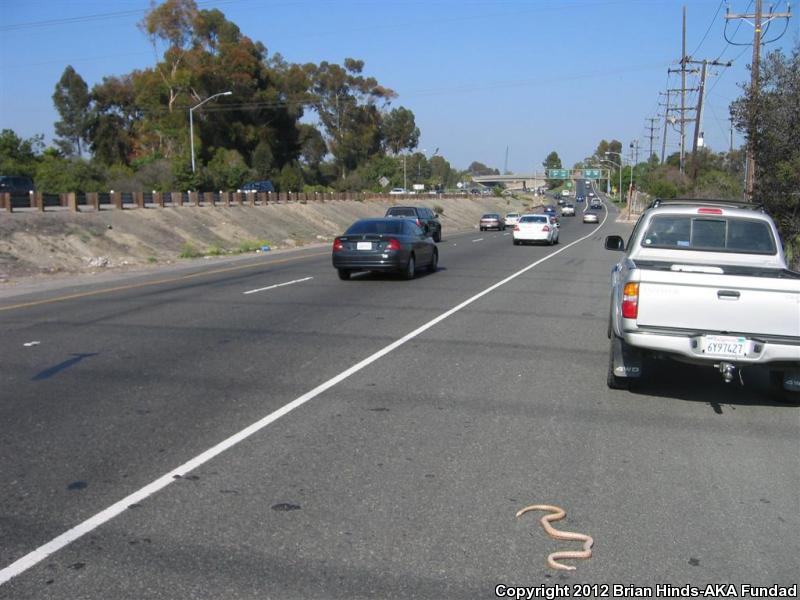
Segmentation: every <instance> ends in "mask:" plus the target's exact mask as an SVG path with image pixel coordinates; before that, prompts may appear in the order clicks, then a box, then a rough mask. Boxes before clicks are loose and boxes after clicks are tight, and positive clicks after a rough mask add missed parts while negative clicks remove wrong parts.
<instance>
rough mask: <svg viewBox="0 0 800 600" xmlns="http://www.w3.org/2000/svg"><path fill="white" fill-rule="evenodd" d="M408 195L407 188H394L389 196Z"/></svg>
mask: <svg viewBox="0 0 800 600" xmlns="http://www.w3.org/2000/svg"><path fill="white" fill-rule="evenodd" d="M407 193H408V192H406V189H405V188H401V187H397V188H392V189H390V190H389V195H390V196H403V195H405V194H407Z"/></svg>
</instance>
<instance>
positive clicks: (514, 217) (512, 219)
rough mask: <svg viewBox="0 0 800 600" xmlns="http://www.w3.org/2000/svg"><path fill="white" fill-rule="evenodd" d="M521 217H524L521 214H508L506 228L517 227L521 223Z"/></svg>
mask: <svg viewBox="0 0 800 600" xmlns="http://www.w3.org/2000/svg"><path fill="white" fill-rule="evenodd" d="M520 216H522V215H520V214H519V213H508V214H507V215H506V227H510V226H512V225H516V224H517V223H518V222H519V218H520Z"/></svg>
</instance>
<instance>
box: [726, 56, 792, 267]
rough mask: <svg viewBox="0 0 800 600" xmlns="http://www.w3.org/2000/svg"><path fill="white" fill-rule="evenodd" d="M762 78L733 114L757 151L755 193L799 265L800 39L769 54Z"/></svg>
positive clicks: (749, 90) (789, 253) (738, 125)
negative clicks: (787, 51)
mask: <svg viewBox="0 0 800 600" xmlns="http://www.w3.org/2000/svg"><path fill="white" fill-rule="evenodd" d="M759 82H760V85H759V88H758V89H756V90H754V89H752V88H751V87H750V86H748V87H746V88H745V93H744V95H743V96H742V97H741V98H739V99H738V100H735V101H734V102H733V104H732V105H731V115H732V116H733V121H734V124H735V126H736V127H737V128H738V129H739V130H740V131H745V132H746V134H747V139H748V141H749V143H750V144H752V148H753V152H754V155H755V162H756V170H755V185H754V190H753V199H754V201H757V202H762V203H763V204H764V206H765V207H766V208H767V209H768V210H769V212H770V213H771V214H772V216H773V218H774V219H775V221H776V223H777V225H778V227H779V229H780V232H781V236H782V237H783V240H784V244H785V246H786V251H787V255H788V256H789V257H790V259H791V260H792V261H793V262H794V264H795V265H796V266H800V194H798V190H800V145H799V144H798V142H797V140H798V139H800V119H798V118H797V115H799V114H800V42H796V43H795V46H794V48H793V49H792V51H791V53H790V54H789V55H788V56H787V55H785V54H783V52H781V51H780V50H778V51H775V52H771V53H770V54H768V55H767V56H766V58H765V60H764V61H763V65H762V71H761V74H760V80H759Z"/></svg>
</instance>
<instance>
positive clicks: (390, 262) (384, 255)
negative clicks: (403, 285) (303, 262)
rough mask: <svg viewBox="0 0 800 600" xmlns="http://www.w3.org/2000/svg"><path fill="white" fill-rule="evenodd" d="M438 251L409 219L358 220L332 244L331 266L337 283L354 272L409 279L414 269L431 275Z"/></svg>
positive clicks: (434, 267)
mask: <svg viewBox="0 0 800 600" xmlns="http://www.w3.org/2000/svg"><path fill="white" fill-rule="evenodd" d="M438 264H439V251H438V250H437V249H436V244H435V243H434V241H433V238H431V237H429V236H428V235H427V234H425V233H424V232H423V231H422V229H420V228H419V227H418V226H417V224H416V222H415V220H413V219H398V218H397V217H390V218H384V219H362V220H360V221H356V222H355V223H353V224H352V225H351V226H350V227H349V229H348V230H347V231H345V233H344V235H340V236H339V237H337V238H336V239H335V240H334V241H333V266H334V268H336V269H337V270H338V271H339V279H349V278H350V274H351V273H353V272H354V271H384V272H386V271H390V272H392V271H393V272H399V273H402V274H403V277H405V278H406V279H413V278H414V274H415V273H416V270H417V267H418V266H426V267H427V268H428V270H429V271H430V272H431V273H433V272H435V271H436V267H437V265H438Z"/></svg>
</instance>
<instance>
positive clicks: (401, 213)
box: [386, 208, 417, 217]
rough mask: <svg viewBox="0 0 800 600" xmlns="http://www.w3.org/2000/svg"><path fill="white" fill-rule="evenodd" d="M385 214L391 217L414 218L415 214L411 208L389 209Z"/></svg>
mask: <svg viewBox="0 0 800 600" xmlns="http://www.w3.org/2000/svg"><path fill="white" fill-rule="evenodd" d="M386 214H387V215H389V216H392V217H416V216H417V213H416V212H415V211H414V209H413V208H390V209H389V210H387V211H386Z"/></svg>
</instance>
